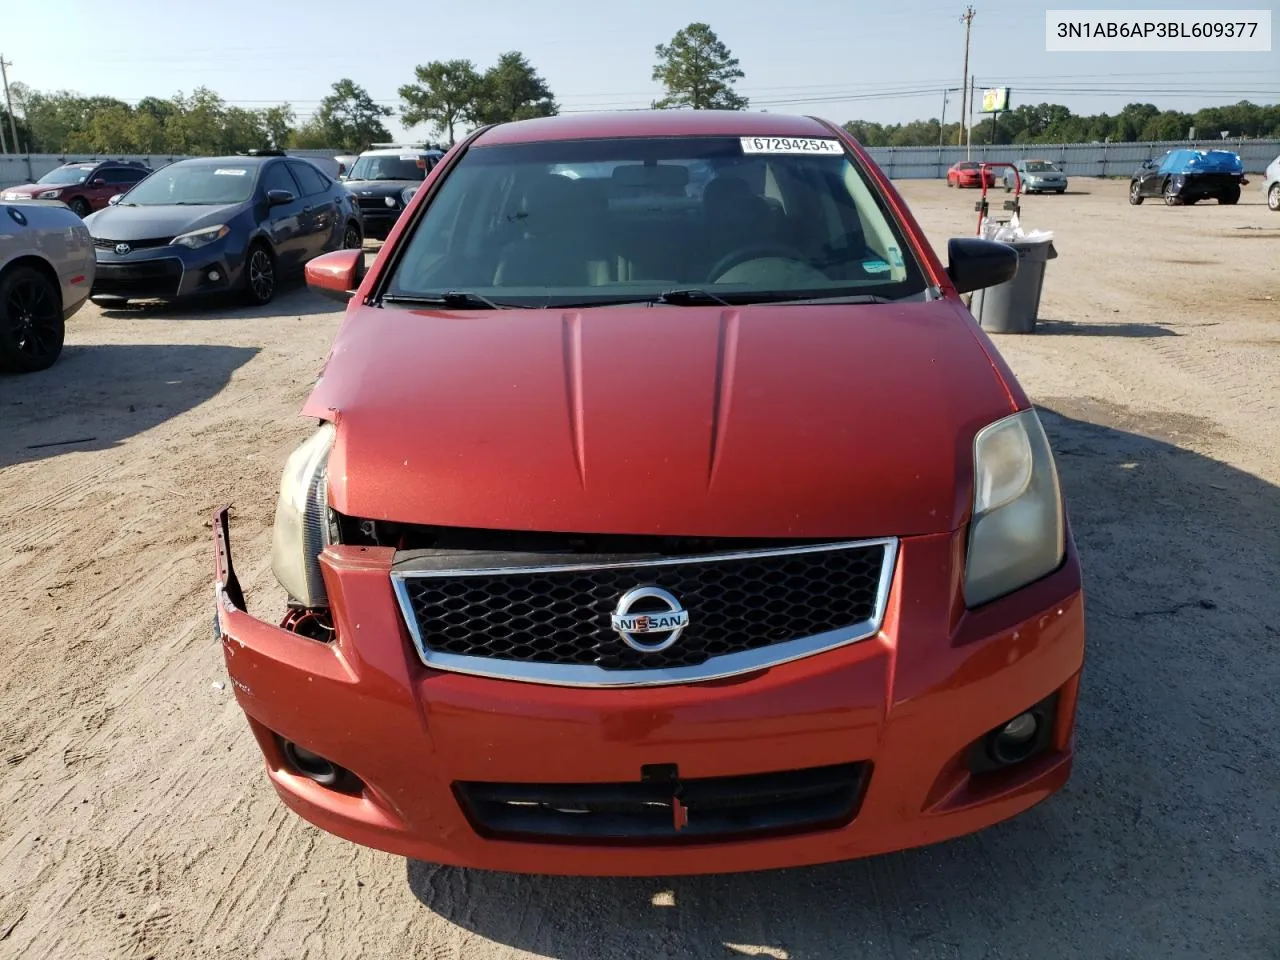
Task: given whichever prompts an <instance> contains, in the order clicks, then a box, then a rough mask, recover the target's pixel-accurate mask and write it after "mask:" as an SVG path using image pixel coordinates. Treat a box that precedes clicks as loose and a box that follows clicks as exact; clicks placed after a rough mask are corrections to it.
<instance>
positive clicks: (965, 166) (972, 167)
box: [956, 163, 978, 170]
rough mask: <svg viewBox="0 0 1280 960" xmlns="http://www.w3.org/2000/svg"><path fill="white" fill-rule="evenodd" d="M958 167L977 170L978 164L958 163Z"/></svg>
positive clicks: (958, 168) (959, 168)
mask: <svg viewBox="0 0 1280 960" xmlns="http://www.w3.org/2000/svg"><path fill="white" fill-rule="evenodd" d="M956 169H957V170H977V169H978V165H977V164H976V163H957V164H956Z"/></svg>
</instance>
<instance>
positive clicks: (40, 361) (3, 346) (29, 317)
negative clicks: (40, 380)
mask: <svg viewBox="0 0 1280 960" xmlns="http://www.w3.org/2000/svg"><path fill="white" fill-rule="evenodd" d="M65 335H66V324H65V322H64V321H63V319H62V293H61V291H59V289H58V285H57V284H56V283H54V282H53V281H52V280H50V279H49V278H48V277H47V276H45V275H44V274H43V273H41V272H40V271H39V270H36V269H35V268H33V267H17V268H15V269H13V270H10V271H9V272H8V273H6V274H5V275H4V278H3V279H0V370H5V371H7V372H9V373H31V372H33V371H36V370H44V369H46V368H48V367H51V366H53V364H54V361H56V360H57V359H58V355H59V354H60V353H62V341H63V338H64V337H65Z"/></svg>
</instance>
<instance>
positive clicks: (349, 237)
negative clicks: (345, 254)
mask: <svg viewBox="0 0 1280 960" xmlns="http://www.w3.org/2000/svg"><path fill="white" fill-rule="evenodd" d="M363 247H364V237H362V236H361V235H360V228H359V227H357V226H356V225H355V224H354V223H348V224H347V229H346V230H344V231H343V233H342V249H343V250H360V249H362V248H363Z"/></svg>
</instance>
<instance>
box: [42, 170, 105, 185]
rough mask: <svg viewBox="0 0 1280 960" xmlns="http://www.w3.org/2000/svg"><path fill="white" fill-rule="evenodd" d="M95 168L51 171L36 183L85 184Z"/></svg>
mask: <svg viewBox="0 0 1280 960" xmlns="http://www.w3.org/2000/svg"><path fill="white" fill-rule="evenodd" d="M92 169H93V167H58V168H57V169H56V170H50V171H49V172H48V173H46V174H45V175H44V176H43V177H41V178H40V179H39V180H37V181H36V183H84V181H85V179H86V178H88V176H89V171H90V170H92Z"/></svg>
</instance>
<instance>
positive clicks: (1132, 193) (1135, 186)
mask: <svg viewBox="0 0 1280 960" xmlns="http://www.w3.org/2000/svg"><path fill="white" fill-rule="evenodd" d="M1141 190H1142V184H1140V183H1138V181H1137V180H1134V181H1133V182H1132V183H1131V184H1129V202H1130V203H1132V204H1133V205H1134V206H1135V207H1140V206H1142V201H1143V200H1145V199H1146V197H1144V196H1143V195H1142V193H1141Z"/></svg>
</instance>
